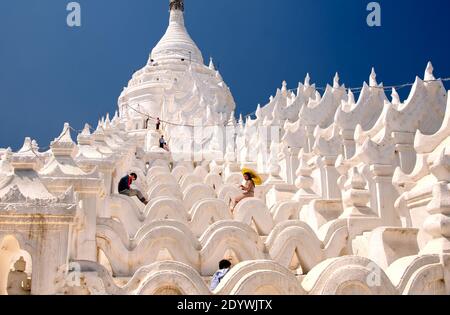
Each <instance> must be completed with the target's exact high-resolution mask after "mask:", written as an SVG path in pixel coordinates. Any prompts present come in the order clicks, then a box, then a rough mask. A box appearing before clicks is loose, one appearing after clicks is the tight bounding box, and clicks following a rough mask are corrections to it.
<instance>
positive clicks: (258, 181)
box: [242, 168, 263, 186]
mask: <svg viewBox="0 0 450 315" xmlns="http://www.w3.org/2000/svg"><path fill="white" fill-rule="evenodd" d="M247 173H248V174H250V175H252V180H253V182H254V183H255V185H256V186H259V185H261V184H262V182H263V181H262V178H261V177H260V176H259V175H258V173H256V172H255V171H254V170H251V169H249V168H243V169H242V175H244V174H247Z"/></svg>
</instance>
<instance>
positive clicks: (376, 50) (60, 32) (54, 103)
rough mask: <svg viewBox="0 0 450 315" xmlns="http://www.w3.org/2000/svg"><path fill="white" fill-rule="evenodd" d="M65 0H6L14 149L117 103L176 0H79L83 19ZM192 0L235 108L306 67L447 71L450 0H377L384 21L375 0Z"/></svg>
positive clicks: (5, 51) (198, 35) (4, 39)
mask: <svg viewBox="0 0 450 315" xmlns="http://www.w3.org/2000/svg"><path fill="white" fill-rule="evenodd" d="M69 2H70V1H69V0H1V1H0V93H1V98H0V103H1V105H0V106H1V109H2V111H1V115H0V147H7V146H11V147H12V148H13V149H18V148H19V147H20V145H21V144H22V142H23V139H24V137H26V136H31V137H32V138H34V139H37V141H38V142H39V144H40V146H41V147H45V146H47V145H48V143H49V142H50V141H51V140H52V139H53V138H55V137H56V136H57V135H58V134H59V132H60V131H61V129H62V126H63V123H64V122H65V121H67V122H70V123H71V125H72V126H73V127H74V128H77V129H81V128H82V126H83V125H84V123H85V122H89V123H91V124H96V121H97V120H98V118H99V117H100V116H101V115H103V114H104V113H106V112H110V113H113V112H114V111H115V109H116V105H117V97H118V96H119V94H120V92H121V90H122V88H123V87H124V86H125V85H126V84H127V82H128V80H129V78H130V77H131V75H132V73H133V72H134V71H135V70H137V69H139V68H141V67H142V66H144V65H145V63H146V61H147V59H148V54H149V53H150V51H151V49H152V47H153V46H154V45H155V44H156V43H157V41H158V40H159V39H160V37H161V36H162V35H163V33H164V31H165V29H166V27H167V23H168V2H169V1H168V0H79V1H78V2H79V3H80V4H81V9H82V26H81V27H80V28H69V27H68V26H67V24H66V16H67V11H66V5H67V4H68V3H69ZM185 2H186V24H187V27H188V30H189V32H190V34H191V36H192V37H193V39H194V40H195V41H196V43H197V44H198V46H199V47H200V49H201V50H202V52H203V54H204V57H205V60H207V59H208V58H209V57H210V56H212V57H213V58H214V60H215V62H216V65H217V66H218V67H219V70H220V71H221V73H222V76H223V77H224V79H225V81H226V82H227V84H228V85H229V86H230V88H231V90H232V92H233V95H234V97H235V100H236V103H237V107H238V112H242V113H250V112H253V111H254V109H255V107H256V105H257V104H258V103H261V104H265V103H266V102H267V100H268V98H269V96H270V95H271V94H274V93H275V90H276V88H277V87H279V86H281V82H282V81H283V80H286V81H287V82H288V85H289V87H290V88H295V87H296V86H297V84H298V82H299V81H303V79H304V77H305V74H306V73H307V72H310V74H311V77H312V81H313V82H315V83H317V84H318V85H320V86H323V85H325V84H326V83H331V82H332V78H333V76H334V73H335V72H336V71H338V72H339V73H340V77H341V82H343V83H346V85H347V86H351V87H357V86H361V85H362V82H363V81H365V80H368V76H369V73H370V69H371V67H372V66H375V68H376V71H377V74H378V79H379V82H384V83H385V84H386V85H392V84H397V83H405V82H411V81H414V78H415V76H416V75H419V76H421V77H423V72H424V69H425V66H426V63H427V61H428V60H431V61H432V62H433V65H434V67H435V75H436V76H437V77H449V76H450V59H449V57H448V51H449V43H448V33H449V30H450V22H449V19H448V12H449V9H450V1H448V0H428V1H410V0H395V1H394V0H384V1H378V2H379V3H380V4H381V8H382V26H381V27H379V28H369V27H368V26H367V24H366V17H367V14H368V12H367V11H366V6H367V4H368V3H369V2H370V1H369V0H186V1H185ZM446 87H447V89H449V88H450V87H449V86H448V85H447V86H446ZM402 92H403V93H402V96H403V97H405V96H406V95H405V93H406V94H407V93H408V92H409V89H408V88H407V89H406V91H405V90H403V91H402Z"/></svg>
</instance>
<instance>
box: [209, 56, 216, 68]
mask: <svg viewBox="0 0 450 315" xmlns="http://www.w3.org/2000/svg"><path fill="white" fill-rule="evenodd" d="M209 69H210V70H213V71H215V70H216V67H215V66H214V61H213V58H212V57H210V58H209Z"/></svg>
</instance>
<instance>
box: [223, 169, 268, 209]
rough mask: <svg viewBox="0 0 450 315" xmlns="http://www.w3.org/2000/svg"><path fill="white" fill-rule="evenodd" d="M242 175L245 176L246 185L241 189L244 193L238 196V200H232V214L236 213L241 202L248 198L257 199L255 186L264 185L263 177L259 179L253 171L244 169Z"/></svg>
mask: <svg viewBox="0 0 450 315" xmlns="http://www.w3.org/2000/svg"><path fill="white" fill-rule="evenodd" d="M242 175H243V176H244V180H245V184H244V185H241V187H240V188H241V190H242V191H243V193H242V194H241V195H239V196H237V197H236V198H234V199H232V201H231V205H230V208H231V209H230V210H231V213H233V212H234V209H235V208H236V206H237V205H238V203H239V202H241V201H242V200H244V199H246V198H253V197H255V186H256V185H261V183H262V180H261V177H259V176H258V174H256V172H254V171H253V170H250V169H247V168H244V169H243V170H242Z"/></svg>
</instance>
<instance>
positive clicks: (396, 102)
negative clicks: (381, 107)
mask: <svg viewBox="0 0 450 315" xmlns="http://www.w3.org/2000/svg"><path fill="white" fill-rule="evenodd" d="M391 97H392V102H391V103H392V104H394V105H399V104H400V95H398V93H397V90H396V89H395V88H392V94H391Z"/></svg>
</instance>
